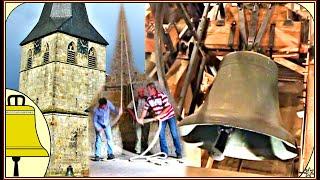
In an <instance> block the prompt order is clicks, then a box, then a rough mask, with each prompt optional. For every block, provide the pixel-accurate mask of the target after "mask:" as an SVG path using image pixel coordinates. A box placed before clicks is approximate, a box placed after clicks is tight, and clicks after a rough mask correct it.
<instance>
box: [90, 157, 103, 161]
mask: <svg viewBox="0 0 320 180" xmlns="http://www.w3.org/2000/svg"><path fill="white" fill-rule="evenodd" d="M102 159H103V158H101V157H99V156H95V157H94V158H92V159H91V160H92V161H100V160H102Z"/></svg>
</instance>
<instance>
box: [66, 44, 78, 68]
mask: <svg viewBox="0 0 320 180" xmlns="http://www.w3.org/2000/svg"><path fill="white" fill-rule="evenodd" d="M75 49H76V46H75V44H74V43H73V42H71V43H70V44H69V45H68V54H67V62H68V63H71V64H75V63H76V60H75V59H76V52H75Z"/></svg>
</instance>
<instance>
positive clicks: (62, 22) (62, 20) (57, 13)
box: [20, 3, 109, 45]
mask: <svg viewBox="0 0 320 180" xmlns="http://www.w3.org/2000/svg"><path fill="white" fill-rule="evenodd" d="M55 32H62V33H65V34H68V35H71V36H75V37H80V38H83V39H86V40H89V41H92V42H95V43H99V44H102V45H108V44H109V43H108V42H107V41H106V40H105V39H104V38H103V37H102V36H101V35H100V34H99V33H98V31H97V30H96V29H95V28H94V27H93V26H92V25H91V24H90V22H89V18H88V15H87V10H86V6H85V4H84V3H45V4H44V7H43V10H42V13H41V16H40V19H39V21H38V23H37V24H36V26H35V27H34V28H33V29H32V31H31V32H30V33H29V35H28V36H27V37H26V38H25V39H24V40H23V41H22V42H21V43H20V45H24V44H27V43H29V42H31V41H34V40H36V39H38V38H41V37H44V36H46V35H49V34H52V33H55Z"/></svg>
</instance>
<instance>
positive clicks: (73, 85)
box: [19, 3, 108, 176]
mask: <svg viewBox="0 0 320 180" xmlns="http://www.w3.org/2000/svg"><path fill="white" fill-rule="evenodd" d="M20 45H21V46H22V50H21V65H20V84H19V90H20V91H21V92H23V93H25V94H27V95H28V96H29V97H30V98H31V99H32V100H33V101H34V102H36V103H37V104H38V106H39V107H40V109H41V110H42V112H43V113H44V116H45V118H46V120H47V123H48V125H49V129H50V134H51V144H52V148H51V159H50V164H49V167H48V171H47V175H48V176H55V175H65V172H66V169H67V167H68V166H69V165H72V167H73V170H74V173H75V175H80V176H87V175H88V173H89V166H88V161H89V155H90V148H89V138H88V136H89V135H88V134H89V133H88V131H89V130H88V129H89V123H91V122H89V121H88V114H86V113H85V112H84V110H85V109H86V108H87V107H88V105H89V103H90V102H91V100H92V98H93V96H94V94H96V92H97V90H98V89H99V88H100V87H101V86H102V85H104V84H105V73H106V72H105V70H106V69H105V64H106V46H107V45H108V42H107V41H106V40H105V39H104V38H103V37H102V36H101V35H100V34H99V33H98V32H97V31H96V29H95V28H94V27H93V26H92V25H91V24H90V22H89V19H88V15H87V11H86V7H85V4H84V3H45V5H44V7H43V10H42V13H41V16H40V19H39V21H38V23H37V24H36V26H35V27H34V28H33V29H32V31H31V32H30V33H29V35H28V36H27V37H26V38H25V39H24V40H23V41H22V42H21V43H20Z"/></svg>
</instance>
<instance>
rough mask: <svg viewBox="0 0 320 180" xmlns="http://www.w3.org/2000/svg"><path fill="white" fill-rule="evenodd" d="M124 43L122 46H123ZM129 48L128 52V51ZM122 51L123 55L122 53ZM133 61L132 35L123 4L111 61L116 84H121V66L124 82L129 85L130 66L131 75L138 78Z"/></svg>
mask: <svg viewBox="0 0 320 180" xmlns="http://www.w3.org/2000/svg"><path fill="white" fill-rule="evenodd" d="M121 45H122V48H121ZM126 50H128V53H127V52H126ZM121 53H122V55H121ZM127 55H128V58H129V63H128V62H127ZM121 57H122V58H123V59H122V62H123V64H122V66H121ZM133 64H134V62H133V56H132V49H131V43H130V37H129V31H128V24H127V20H126V15H125V9H124V7H123V4H121V5H120V11H119V19H118V27H117V39H116V46H115V50H114V54H113V58H112V62H111V73H110V75H111V78H112V82H115V83H116V84H120V82H121V81H120V77H121V71H120V70H119V68H122V69H123V71H122V72H123V84H124V85H128V84H129V72H128V68H129V67H130V71H131V76H132V79H133V81H135V80H137V79H136V76H137V74H138V71H137V70H136V68H135V67H134V65H133Z"/></svg>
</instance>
